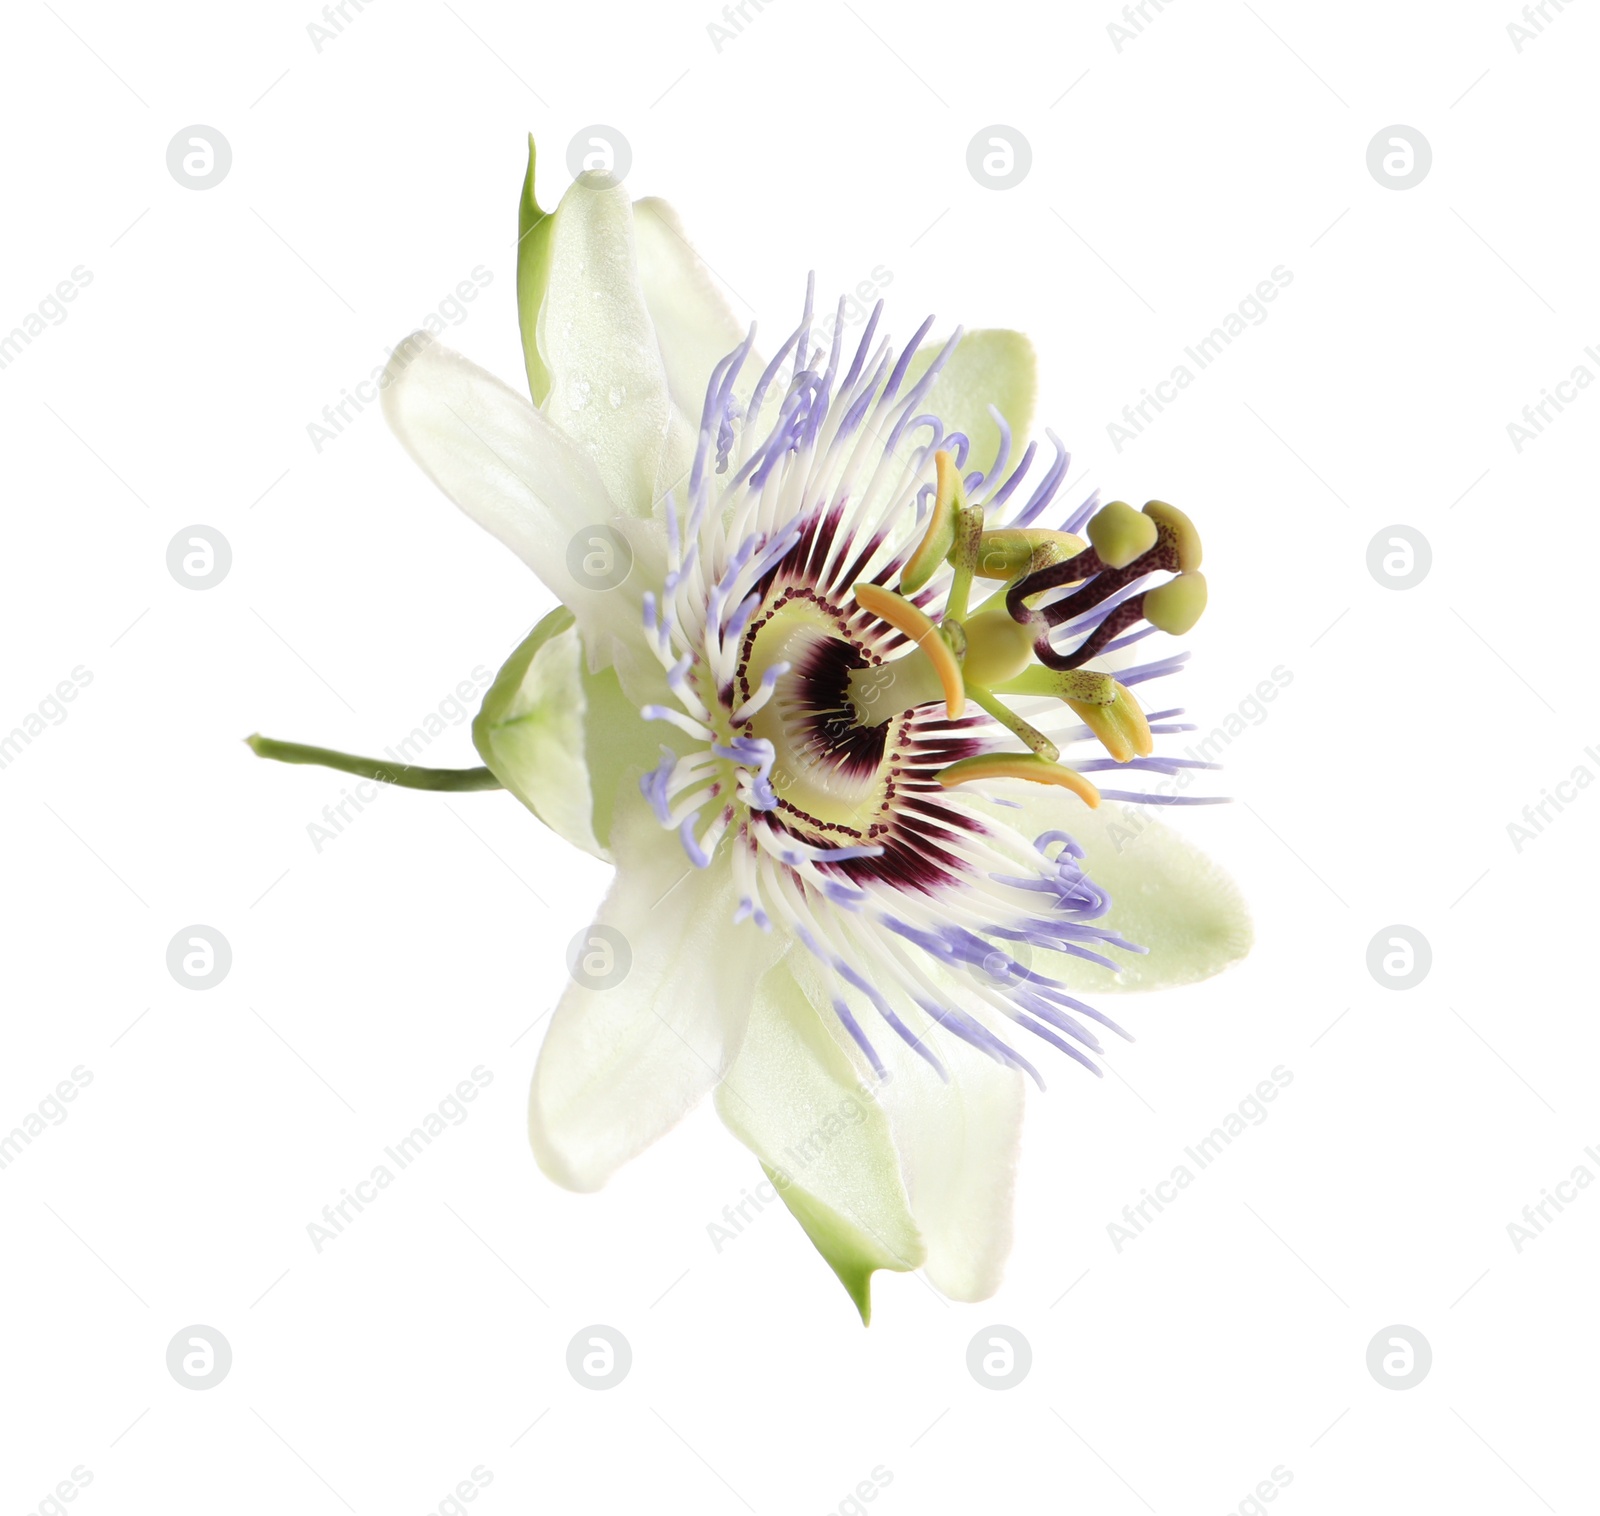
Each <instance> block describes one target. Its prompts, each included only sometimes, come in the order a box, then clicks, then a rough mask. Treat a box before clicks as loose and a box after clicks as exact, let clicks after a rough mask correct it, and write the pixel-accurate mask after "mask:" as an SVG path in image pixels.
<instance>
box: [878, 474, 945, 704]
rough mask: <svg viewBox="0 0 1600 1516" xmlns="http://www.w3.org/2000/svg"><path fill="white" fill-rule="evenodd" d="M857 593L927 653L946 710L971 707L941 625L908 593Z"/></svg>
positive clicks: (879, 591)
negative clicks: (929, 616) (910, 599)
mask: <svg viewBox="0 0 1600 1516" xmlns="http://www.w3.org/2000/svg"><path fill="white" fill-rule="evenodd" d="M941 456H942V455H941ZM854 594H855V597H856V604H857V605H859V606H860V607H861V608H862V610H864V611H868V612H870V613H871V614H872V615H874V616H876V617H877V618H878V619H879V620H880V621H886V622H888V623H889V625H890V626H892V627H893V628H894V629H895V630H896V631H897V632H903V633H904V634H905V635H906V636H907V637H909V638H910V639H911V640H912V641H913V642H915V643H916V645H917V646H918V647H919V648H921V649H922V651H923V652H924V653H926V654H927V657H928V661H929V662H930V663H932V664H933V667H934V669H935V671H936V672H937V673H938V675H939V683H940V685H941V687H942V688H943V689H944V708H945V711H946V713H947V714H948V715H949V716H950V717H951V718H952V719H953V718H955V717H957V716H959V715H961V714H962V712H963V711H965V710H966V708H967V691H966V685H965V684H964V683H963V681H962V678H961V664H960V663H959V662H958V661H957V659H956V655H955V654H954V653H953V652H952V651H951V649H950V644H949V643H948V642H946V641H945V640H944V638H943V637H942V636H940V635H939V628H938V627H937V626H935V625H934V624H933V622H932V621H930V620H929V619H928V617H927V616H926V615H925V614H924V613H923V612H922V611H920V610H918V609H917V607H916V606H914V605H913V604H912V603H911V602H910V601H909V600H907V599H906V598H905V596H904V595H897V594H895V592H894V591H893V590H886V589H884V587H883V586H882V585H881V584H858V585H856V587H855V590H854Z"/></svg>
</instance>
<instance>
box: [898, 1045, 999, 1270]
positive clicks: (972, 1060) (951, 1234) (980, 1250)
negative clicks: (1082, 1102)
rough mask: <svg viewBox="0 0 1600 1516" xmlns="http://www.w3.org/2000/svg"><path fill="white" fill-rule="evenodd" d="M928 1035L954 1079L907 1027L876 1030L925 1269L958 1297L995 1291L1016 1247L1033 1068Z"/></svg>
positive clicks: (902, 1168) (902, 1169)
mask: <svg viewBox="0 0 1600 1516" xmlns="http://www.w3.org/2000/svg"><path fill="white" fill-rule="evenodd" d="M925 1040H926V1041H927V1043H928V1045H929V1046H930V1047H931V1048H932V1049H933V1050H934V1051H935V1052H936V1053H937V1055H938V1057H939V1059H940V1061H941V1062H942V1063H943V1064H944V1066H945V1069H946V1071H947V1072H948V1073H949V1076H950V1078H949V1081H948V1082H944V1081H941V1080H940V1079H939V1077H938V1075H937V1074H936V1073H934V1071H933V1070H932V1069H931V1068H929V1067H928V1065H927V1064H926V1063H925V1062H924V1061H923V1060H922V1059H921V1058H920V1057H919V1056H918V1055H917V1054H916V1053H914V1052H913V1051H912V1050H911V1049H910V1048H909V1047H907V1046H906V1045H905V1044H904V1043H903V1042H902V1041H901V1040H900V1039H899V1038H898V1037H896V1036H894V1035H893V1034H891V1033H889V1032H887V1031H886V1030H885V1031H884V1032H883V1033H882V1034H881V1035H878V1036H875V1037H874V1042H875V1044H876V1046H877V1048H878V1051H879V1053H880V1055H881V1056H882V1058H883V1060H884V1062H885V1063H886V1064H887V1065H888V1066H889V1069H890V1072H891V1075H892V1078H891V1079H890V1081H889V1083H888V1084H887V1085H886V1086H885V1087H884V1092H883V1106H884V1109H885V1111H886V1112H887V1113H888V1116H889V1125H890V1128H891V1130H892V1131H893V1133H894V1141H895V1146H896V1148H897V1149H898V1150H899V1153H900V1167H901V1173H902V1175H903V1176H904V1179H905V1185H906V1191H907V1194H908V1195H909V1196H910V1199H911V1214H912V1216H913V1218H914V1219H915V1221H916V1224H917V1227H918V1229H919V1230H920V1232H921V1233H922V1238H923V1241H924V1242H925V1244H926V1245H927V1250H928V1252H927V1258H926V1260H925V1261H924V1263H923V1271H924V1272H925V1273H926V1274H927V1276H928V1279H929V1280H930V1281H931V1282H932V1284H933V1285H934V1287H935V1288H936V1289H938V1290H939V1291H940V1293H942V1294H944V1295H948V1296H949V1297H950V1298H951V1299H952V1300H987V1299H988V1298H989V1296H991V1295H992V1294H994V1292H995V1291H996V1290H997V1289H998V1288H999V1287H1000V1280H1001V1276H1002V1273H1003V1272H1004V1268H1005V1261H1006V1257H1007V1255H1008V1254H1009V1253H1010V1251H1011V1211H1012V1200H1013V1193H1014V1190H1015V1184H1016V1168H1017V1154H1018V1151H1019V1148H1020V1146H1021V1141H1022V1109H1023V1093H1024V1091H1023V1075H1022V1074H1021V1073H1019V1072H1018V1071H1017V1070H1016V1069H1012V1068H1007V1067H1005V1066H1004V1065H1002V1064H1000V1063H997V1062H996V1061H995V1060H994V1059H992V1058H989V1057H986V1056H985V1055H984V1054H983V1053H980V1052H979V1051H978V1050H977V1049H976V1048H973V1047H970V1046H969V1045H968V1044H966V1043H964V1042H961V1041H959V1040H958V1039H957V1038H955V1037H952V1036H950V1035H948V1034H946V1033H941V1032H940V1031H939V1030H938V1029H937V1028H933V1029H931V1030H929V1031H928V1032H927V1033H926V1034H925Z"/></svg>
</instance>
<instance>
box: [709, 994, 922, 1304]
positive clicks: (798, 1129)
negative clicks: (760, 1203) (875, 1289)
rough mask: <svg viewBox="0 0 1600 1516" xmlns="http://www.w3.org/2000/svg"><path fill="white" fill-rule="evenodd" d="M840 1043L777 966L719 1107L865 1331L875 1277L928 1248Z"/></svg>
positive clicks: (759, 997) (878, 1122) (874, 1096)
mask: <svg viewBox="0 0 1600 1516" xmlns="http://www.w3.org/2000/svg"><path fill="white" fill-rule="evenodd" d="M842 1035H843V1033H842V1029H841V1028H840V1026H839V1024H838V1018H837V1017H835V1016H834V1014H833V1012H832V1010H831V1009H829V1008H828V1006H827V1002H826V999H822V1009H820V1010H819V1009H818V1008H817V1007H816V1006H814V1005H813V1004H812V1002H811V1000H810V999H809V998H808V997H807V994H806V992H805V990H804V989H802V987H801V986H800V984H799V983H797V982H796V980H795V977H794V975H793V973H791V972H790V970H789V968H788V967H787V965H786V964H783V963H780V964H779V965H778V966H777V967H776V968H774V969H772V970H771V971H770V972H769V973H768V974H767V976H766V978H765V979H763V980H762V982H761V984H760V986H759V987H758V989H757V990H756V993H755V995H754V1004H753V1006H752V1009H751V1014H750V1026H749V1029H748V1031H747V1033H746V1035H745V1041H744V1046H743V1047H742V1048H741V1049H740V1052H739V1057H738V1060H737V1061H736V1062H735V1064H734V1066H733V1068H732V1069H731V1070H730V1071H729V1074H728V1077H727V1079H726V1080H724V1082H723V1083H722V1084H721V1085H719V1086H718V1088H717V1095H716V1101H717V1112H718V1114H719V1115H720V1116H721V1117H722V1119H723V1121H724V1122H725V1123H726V1124H727V1126H728V1128H729V1130H730V1131H732V1132H733V1134H734V1135H735V1136H736V1137H738V1139H739V1140H740V1141H741V1142H743V1143H744V1145H745V1146H746V1147H748V1148H749V1149H750V1150H751V1152H753V1153H754V1154H755V1155H756V1156H757V1157H758V1158H759V1159H760V1160H761V1162H762V1165H763V1167H764V1168H765V1169H766V1170H767V1176H768V1178H769V1179H771V1180H772V1183H773V1185H774V1186H775V1187H776V1188H777V1190H778V1193H779V1194H780V1195H782V1197H783V1201H784V1204H785V1205H787V1206H788V1208H789V1210H790V1211H791V1212H792V1213H793V1215H794V1217H795V1219H796V1220H797V1221H799V1223H800V1225H801V1226H802V1227H804V1228H805V1231H806V1234H807V1235H808V1236H809V1237H810V1238H811V1241H812V1243H813V1244H814V1245H815V1246H816V1249H817V1251H818V1252H819V1253H821V1254H822V1256H823V1258H824V1259H826V1260H827V1262H828V1264H829V1266H830V1267H831V1268H832V1269H833V1271H834V1273H836V1274H837V1275H838V1276H839V1279H840V1281H841V1282H842V1283H843V1284H844V1287H845V1289H846V1290H848V1291H849V1293H850V1298H851V1299H852V1300H854V1301H855V1303H856V1308H857V1309H858V1310H859V1311H860V1312H861V1319H862V1321H864V1322H865V1321H867V1320H868V1319H869V1318H870V1316H871V1313H872V1302H871V1298H870V1293H869V1291H870V1281H871V1278H872V1274H873V1272H874V1271H875V1270H877V1269H894V1270H901V1271H903V1270H906V1269H914V1268H916V1267H917V1266H918V1265H919V1264H920V1263H921V1262H922V1260H923V1252H924V1250H923V1245H922V1239H921V1237H920V1236H919V1234H918V1231H917V1226H916V1223H915V1222H914V1221H913V1220H912V1219H911V1213H910V1210H909V1208H908V1204H907V1200H906V1191H905V1185H904V1184H903V1183H902V1181H901V1177H900V1163H899V1158H898V1156H897V1154H896V1151H895V1145H894V1139H893V1136H892V1134H891V1132H890V1130H889V1122H888V1119H887V1118H886V1116H885V1114H884V1111H883V1108H882V1106H881V1105H880V1103H879V1095H880V1094H881V1093H882V1091H881V1088H879V1087H875V1082H874V1080H873V1076H872V1074H871V1072H870V1071H869V1070H865V1069H864V1068H863V1067H861V1066H860V1065H859V1064H858V1062H857V1061H856V1060H855V1059H853V1058H852V1056H851V1054H850V1053H848V1052H847V1051H846V1050H845V1047H844V1046H843V1044H842V1041H841V1038H842ZM925 1072H926V1073H927V1074H928V1077H929V1078H932V1077H934V1076H933V1074H932V1071H931V1070H926V1069H925Z"/></svg>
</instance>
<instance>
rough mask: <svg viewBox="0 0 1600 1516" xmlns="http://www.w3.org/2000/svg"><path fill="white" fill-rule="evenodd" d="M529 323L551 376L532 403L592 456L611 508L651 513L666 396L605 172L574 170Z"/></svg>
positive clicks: (629, 228)
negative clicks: (538, 404) (542, 393)
mask: <svg viewBox="0 0 1600 1516" xmlns="http://www.w3.org/2000/svg"><path fill="white" fill-rule="evenodd" d="M549 224H550V232H549V245H548V248H547V249H546V257H547V258H548V268H547V269H546V271H545V281H544V300H543V303H542V304H541V305H540V307H539V315H538V320H537V322H536V323H535V340H536V344H537V347H538V351H539V356H540V358H541V359H542V360H543V362H544V366H545V368H546V369H547V370H548V372H549V375H550V388H549V393H548V394H547V395H546V397H545V399H544V401H543V403H542V405H541V407H540V409H541V410H542V411H543V413H544V414H545V415H546V416H548V417H549V418H550V420H551V421H552V422H554V423H555V425H556V426H557V427H559V428H560V429H561V430H562V431H563V432H565V433H566V435H567V436H569V437H571V438H572V439H573V441H574V442H576V443H577V444H578V446H579V448H580V449H581V450H582V451H583V452H584V453H586V454H587V455H588V457H589V458H590V459H591V460H592V461H593V463H594V466H595V468H596V470H597V471H598V472H599V475H600V477H601V479H602V480H603V481H604V482H605V486H606V489H607V490H608V491H609V492H610V494H611V498H612V499H613V500H614V501H615V502H616V504H617V507H618V509H619V510H621V511H623V512H624V513H626V514H628V515H631V516H636V517H649V516H651V515H652V514H653V512H654V509H655V504H656V499H657V488H656V481H657V478H658V475H659V474H660V472H661V470H662V467H663V453H664V452H665V450H666V448H667V443H668V436H669V432H670V430H671V427H672V401H671V397H670V396H669V394H668V391H667V376H666V370H665V367H664V365H663V363H662V358H661V349H660V347H659V345H658V344H657V342H656V333H655V323H654V322H653V321H652V320H651V317H650V312H649V309H648V308H647V306H646V304H645V297H644V289H643V286H642V285H641V283H640V275H639V258H638V250H637V247H636V243H635V238H634V227H633V206H632V204H631V202H630V201H629V199H628V194H627V191H626V190H625V189H623V187H622V186H621V185H620V184H618V183H616V182H615V181H613V180H611V179H610V178H609V177H608V176H606V175H603V174H580V175H579V176H578V178H577V179H576V180H575V181H574V182H573V184H572V187H571V188H570V189H569V190H568V191H567V192H566V194H565V195H563V196H562V197H561V203H560V205H558V206H557V207H556V209H555V212H554V214H553V215H552V216H551V217H550V218H549Z"/></svg>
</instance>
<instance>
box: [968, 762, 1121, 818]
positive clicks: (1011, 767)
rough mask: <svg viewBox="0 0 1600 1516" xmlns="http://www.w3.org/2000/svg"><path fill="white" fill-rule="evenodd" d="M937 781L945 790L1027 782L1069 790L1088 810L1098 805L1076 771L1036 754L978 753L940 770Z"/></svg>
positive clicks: (1090, 787) (1095, 793) (1094, 792)
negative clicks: (975, 784) (984, 782)
mask: <svg viewBox="0 0 1600 1516" xmlns="http://www.w3.org/2000/svg"><path fill="white" fill-rule="evenodd" d="M938 777H939V783H940V784H942V785H943V786H944V787H945V788H946V789H950V788H952V787H954V786H955V785H958V784H969V783H972V782H973V781H974V780H980V779H1027V780H1030V781H1031V782H1032V783H1034V784H1058V785H1060V786H1061V788H1062V789H1066V790H1071V791H1072V792H1073V794H1075V795H1076V796H1077V797H1078V798H1079V799H1080V800H1082V801H1083V803H1084V804H1085V805H1087V806H1088V807H1089V809H1090V810H1094V809H1096V808H1097V807H1098V806H1099V804H1100V791H1099V790H1097V789H1096V788H1095V787H1094V786H1093V785H1092V784H1090V783H1089V781H1088V780H1087V779H1085V778H1084V777H1083V775H1082V774H1080V773H1078V771H1077V770H1076V769H1069V768H1068V767H1067V766H1066V765H1065V764H1063V763H1052V762H1051V761H1050V760H1049V759H1048V758H1041V757H1039V756H1038V755H1037V754H1035V753H980V754H979V755H978V756H977V757H976V758H962V759H960V760H958V761H957V762H955V763H952V764H951V765H950V766H949V767H948V768H945V769H940V771H939V776H938Z"/></svg>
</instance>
